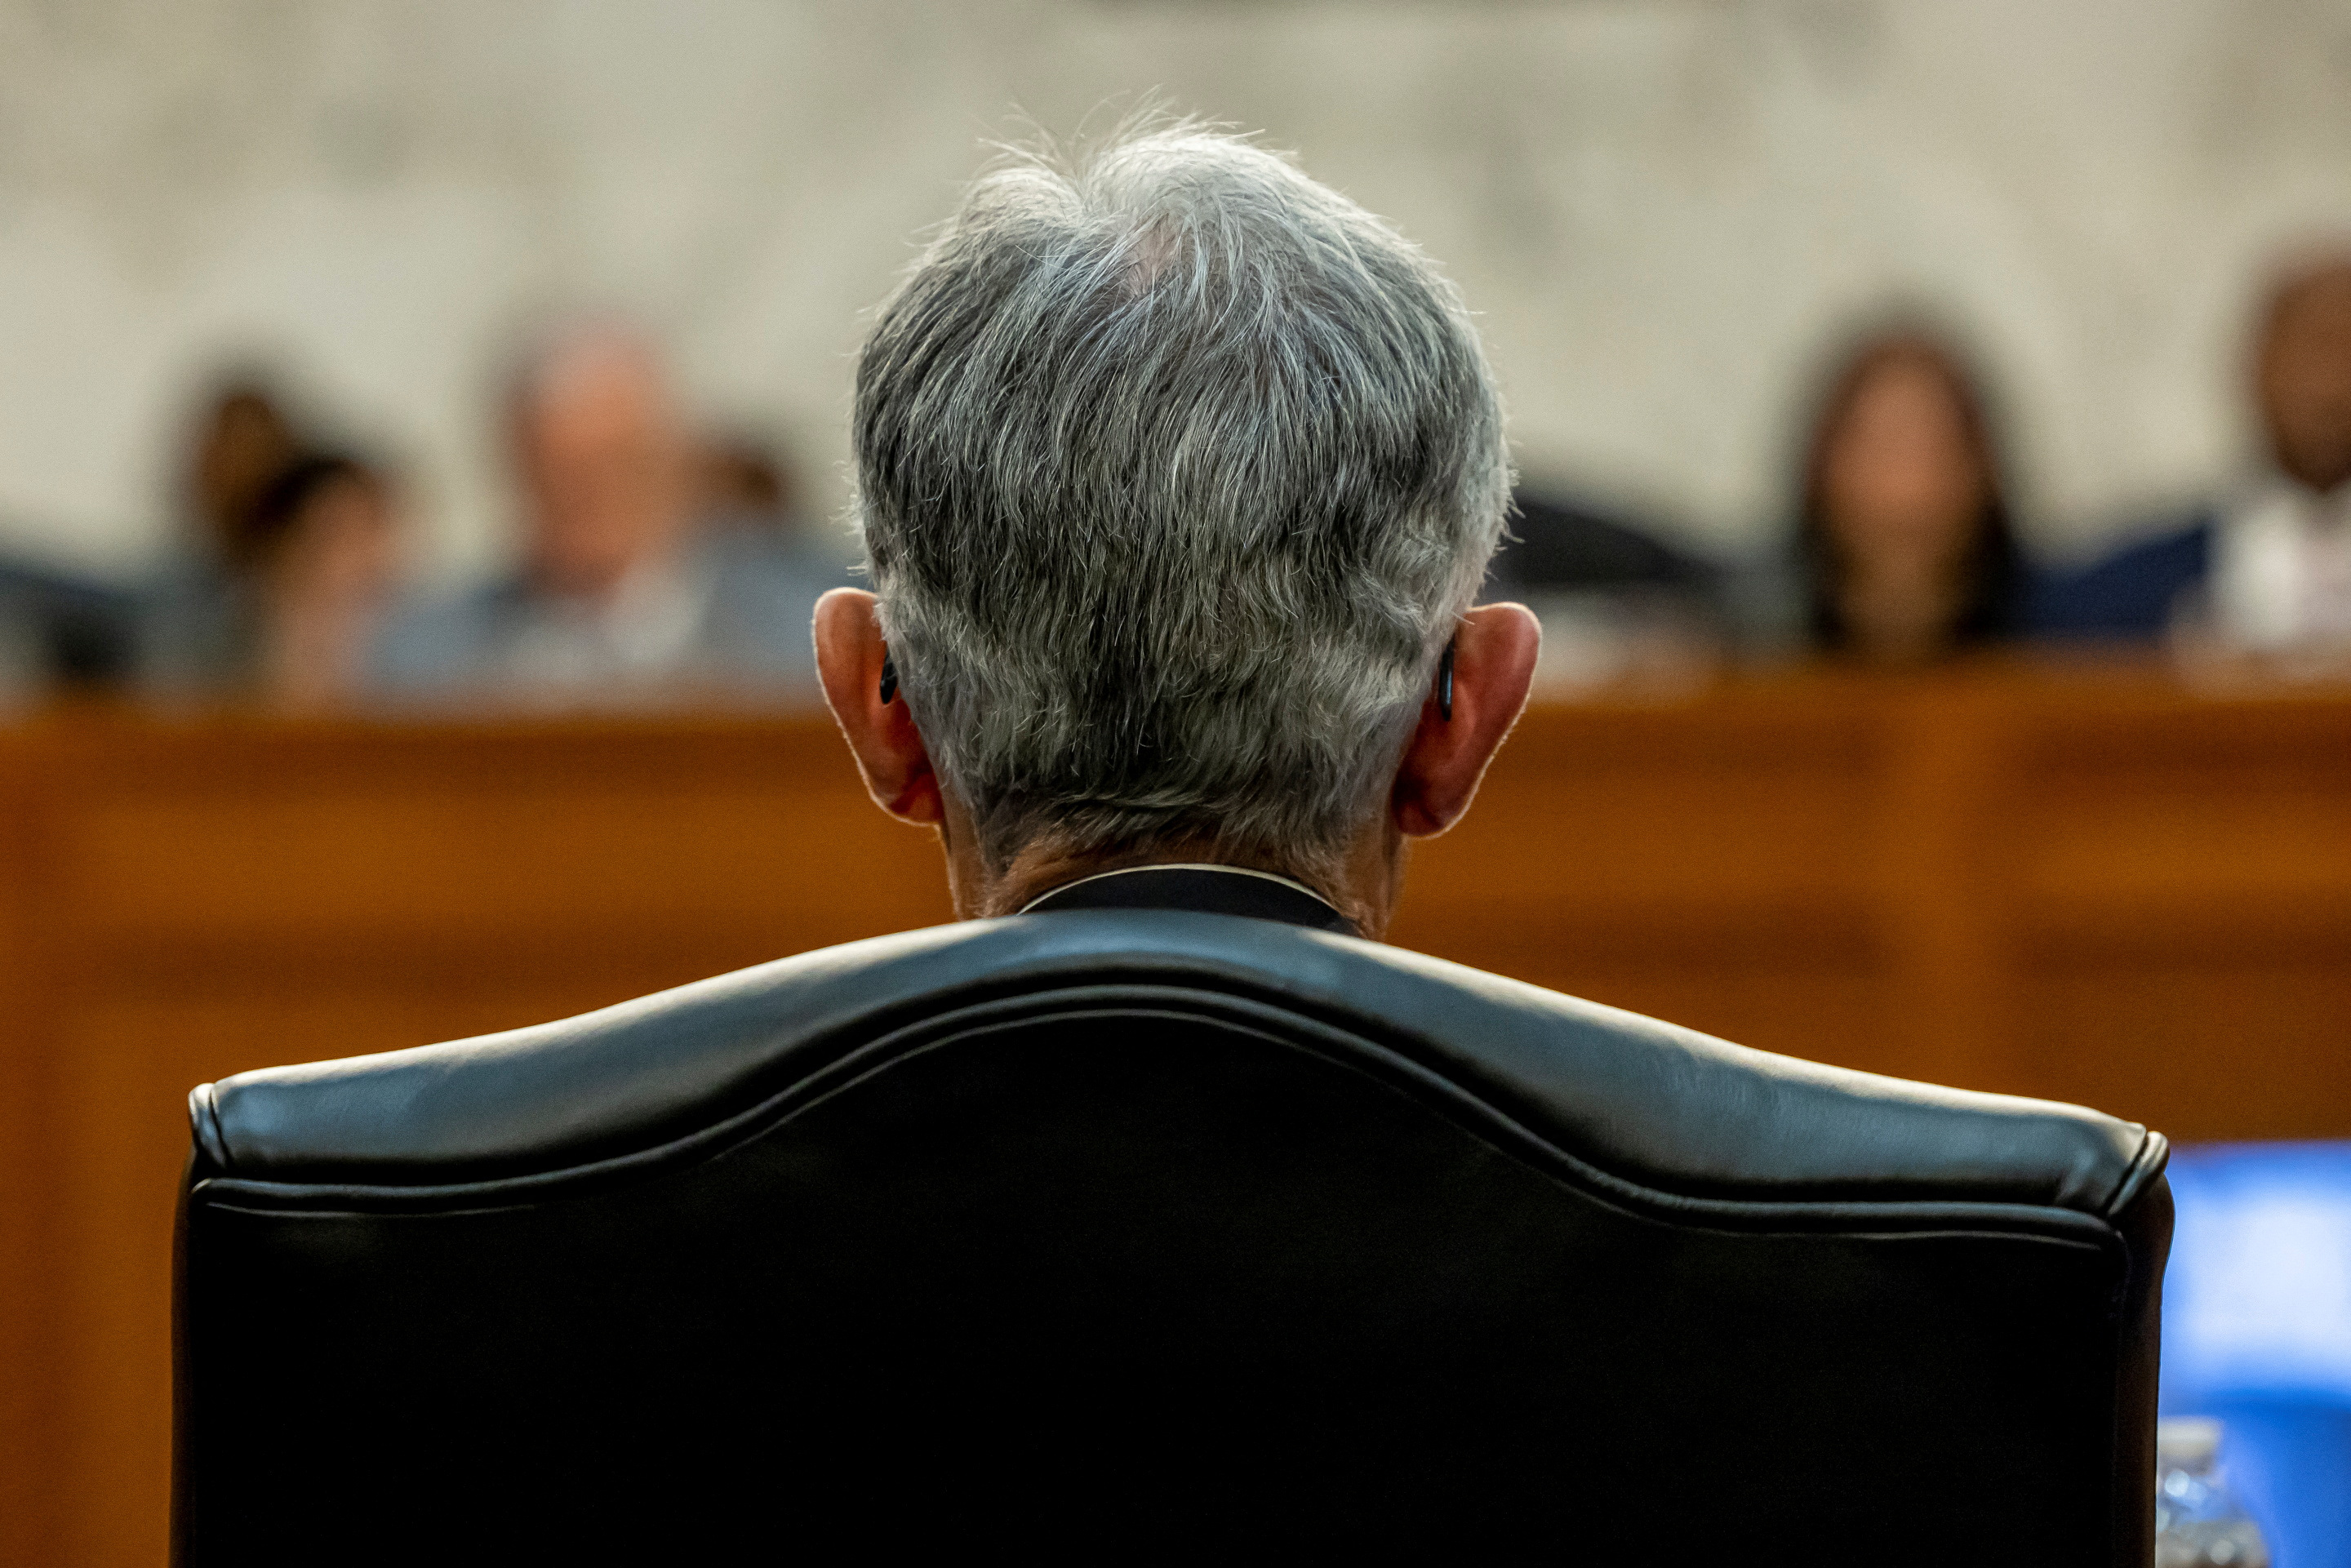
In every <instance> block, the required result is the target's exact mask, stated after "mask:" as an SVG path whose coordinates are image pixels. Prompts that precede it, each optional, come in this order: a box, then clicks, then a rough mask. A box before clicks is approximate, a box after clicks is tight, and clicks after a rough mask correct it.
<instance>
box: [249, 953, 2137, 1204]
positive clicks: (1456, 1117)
mask: <svg viewBox="0 0 2351 1568" xmlns="http://www.w3.org/2000/svg"><path fill="white" fill-rule="evenodd" d="M1111 989H1112V988H1109V987H1102V986H1087V987H1079V988H1064V989H1062V990H1061V991H1052V992H1035V991H1031V992H1027V993H1024V994H1022V995H1020V996H1018V997H1013V998H996V999H993V1000H991V1001H988V1002H985V1003H979V1004H976V1005H974V1006H972V1007H968V1008H964V1009H956V1011H955V1012H953V1013H949V1014H945V1015H938V1016H935V1017H933V1018H930V1019H924V1020H921V1022H919V1023H918V1024H915V1025H912V1026H909V1027H907V1028H905V1029H902V1030H893V1031H890V1032H889V1033H888V1034H886V1035H884V1036H883V1037H881V1038H880V1039H876V1040H868V1041H866V1042H864V1043H863V1044H862V1045H860V1046H857V1047H854V1048H852V1050H851V1051H847V1052H846V1053H844V1054H843V1055H841V1056H840V1057H837V1058H835V1059H833V1060H832V1061H830V1062H828V1063H826V1064H825V1065H824V1066H823V1067H821V1068H820V1069H818V1070H817V1071H813V1072H811V1073H810V1074H809V1075H808V1076H807V1077H806V1078H804V1079H803V1080H802V1081H801V1082H799V1083H796V1084H794V1085H792V1086H790V1087H789V1088H788V1089H786V1090H783V1091H781V1092H778V1093H777V1094H775V1095H772V1096H770V1097H769V1098H768V1099H767V1100H764V1101H762V1102H761V1103H758V1104H757V1105H754V1106H751V1107H748V1108H747V1109H745V1110H743V1111H741V1112H738V1113H735V1114H734V1115H731V1116H728V1117H726V1118H724V1119H722V1120H720V1121H717V1122H715V1123H713V1124H710V1125H709V1126H706V1127H704V1128H700V1129H697V1130H695V1131H694V1132H692V1133H689V1134H684V1136H681V1137H677V1138H674V1139H670V1140H666V1141H664V1142H663V1143H661V1144H658V1145H652V1146H650V1147H647V1148H644V1149H640V1150H633V1151H629V1152H627V1153H624V1154H622V1155H613V1156H611V1157H609V1158H606V1159H603V1160H597V1161H590V1162H584V1163H582V1164H580V1165H578V1166H569V1167H563V1168H559V1169H555V1170H549V1171H543V1172H534V1173H529V1174H528V1175H519V1176H506V1177H498V1178H493V1179H490V1180H486V1181H479V1182H465V1183H449V1184H442V1185H436V1186H405V1185H399V1186H394V1185H375V1184H363V1183H350V1184H342V1183H334V1184H292V1183H273V1182H266V1181H259V1180H252V1179H249V1178H248V1179H234V1180H231V1181H228V1182H225V1183H218V1184H212V1185H214V1186H217V1187H218V1188H220V1189H221V1190H219V1191H216V1192H215V1193H214V1194H213V1195H212V1197H209V1198H208V1199H207V1203H208V1206H209V1207H234V1208H237V1209H239V1210H240V1211H252V1212H284V1210H279V1209H271V1210H266V1211H260V1210H247V1209H246V1207H245V1206H242V1205H235V1204H232V1203H226V1202H224V1201H223V1197H224V1196H225V1193H227V1192H231V1191H234V1192H240V1193H251V1194H253V1195H254V1196H256V1197H260V1196H279V1195H282V1196H284V1197H287V1198H290V1199H294V1200H296V1201H295V1203H294V1204H293V1205H291V1206H290V1207H298V1208H300V1209H303V1210H306V1211H316V1210H317V1207H318V1205H319V1203H320V1202H325V1203H331V1202H334V1201H336V1200H337V1199H339V1198H340V1199H343V1200H346V1201H357V1202H360V1203H361V1204H365V1205H368V1206H369V1207H371V1208H372V1207H374V1206H375V1205H378V1204H381V1205H382V1206H383V1208H384V1210H385V1211H387V1212H398V1211H402V1210H405V1211H408V1212H431V1213H435V1214H449V1213H459V1212H466V1211H467V1210H468V1209H496V1208H508V1207H522V1206H527V1205H528V1204H530V1203H533V1202H539V1201H559V1200H561V1199H562V1198H564V1197H566V1196H568V1195H569V1189H573V1188H576V1187H582V1186H593V1185H601V1182H602V1181H604V1180H608V1179H622V1180H625V1179H627V1178H628V1177H629V1176H631V1175H632V1174H640V1175H643V1176H652V1175H654V1174H657V1173H658V1172H660V1171H663V1170H666V1169H669V1168H672V1167H673V1166H684V1165H691V1164H698V1163H700V1162H701V1161H703V1160H705V1159H710V1158H716V1157H718V1156H719V1155H723V1154H725V1153H726V1151H728V1150H730V1149H732V1148H735V1147H737V1146H739V1145H741V1144H743V1143H745V1142H748V1141H749V1140H751V1139H753V1138H756V1137H758V1136H761V1135H763V1134H767V1133H768V1132H771V1131H773V1130H774V1129H776V1128H777V1127H779V1126H781V1125H783V1124H786V1123H788V1122H789V1121H791V1120H792V1119H794V1118H796V1117H798V1116H799V1115H800V1114H802V1113H805V1112H807V1111H809V1110H810V1109H813V1108H814V1107H815V1106H817V1105H820V1104H821V1103H824V1102H825V1101H827V1100H830V1099H831V1098H832V1097H833V1096H835V1095H836V1094H839V1093H841V1092H847V1091H848V1090H850V1089H852V1088H854V1087H856V1086H857V1085H858V1084H860V1083H862V1082H865V1081H867V1080H869V1079H871V1078H872V1077H874V1076H877V1075H879V1074H881V1073H883V1072H886V1071H891V1070H892V1069H893V1068H895V1067H897V1066H899V1065H902V1064H904V1063H905V1062H907V1061H913V1060H914V1059H915V1058H916V1057H919V1056H921V1055H924V1054H925V1053H927V1052H928V1051H934V1050H937V1049H941V1048H943V1047H946V1046H947V1045H951V1044H955V1043H957V1042H959V1041H962V1040H968V1039H969V1038H971V1037H972V1036H974V1035H977V1034H983V1033H988V1032H994V1031H997V1030H1004V1029H1008V1028H1011V1027H1015V1026H1033V1025H1036V1024H1039V1023H1044V1022H1049V1021H1054V1020H1058V1019H1081V1018H1084V1019H1100V1018H1104V1017H1119V1016H1124V1017H1136V1016H1142V1017H1157V1018H1180V1019H1202V1018H1203V1017H1204V1016H1205V1018H1206V1019H1207V1020H1208V1021H1213V1022H1216V1023H1217V1024H1218V1025H1220V1026H1221V1027H1224V1028H1228V1029H1242V1030H1246V1032H1249V1033H1250V1034H1252V1035H1255V1036H1257V1037H1258V1038H1259V1039H1262V1040H1267V1041H1268V1042H1269V1043H1271V1044H1274V1045H1277V1046H1279V1047H1281V1048H1283V1049H1289V1050H1298V1051H1307V1052H1308V1053H1309V1054H1311V1055H1313V1056H1314V1057H1316V1058H1317V1059H1318V1060H1320V1061H1324V1062H1326V1063H1328V1064H1330V1065H1332V1066H1335V1067H1339V1068H1342V1069H1344V1070H1346V1071H1352V1072H1355V1073H1357V1074H1359V1075H1361V1076H1364V1077H1367V1078H1370V1079H1371V1080H1372V1081H1373V1082H1378V1083H1381V1084H1383V1085H1384V1086H1385V1087H1387V1088H1389V1089H1390V1090H1391V1092H1404V1093H1407V1096H1408V1097H1410V1098H1413V1099H1416V1101H1419V1102H1420V1103H1422V1105H1423V1108H1424V1109H1426V1110H1429V1111H1431V1113H1438V1114H1443V1112H1441V1111H1438V1110H1437V1107H1434V1106H1430V1105H1429V1104H1428V1103H1427V1098H1428V1097H1429V1096H1430V1095H1431V1094H1433V1095H1434V1097H1435V1098H1436V1099H1437V1101H1439V1102H1440V1103H1442V1105H1443V1106H1444V1108H1445V1109H1446V1110H1449V1111H1451V1112H1453V1113H1454V1114H1451V1115H1446V1116H1445V1118H1444V1119H1446V1120H1447V1121H1448V1122H1450V1123H1452V1124H1455V1125H1456V1126H1457V1127H1458V1128H1459V1129H1460V1130H1461V1131H1463V1132H1464V1133H1465V1134H1468V1135H1470V1136H1473V1137H1477V1138H1478V1139H1479V1141H1481V1142H1484V1143H1486V1144H1488V1145H1489V1146H1491V1147H1494V1148H1496V1149H1497V1150H1498V1151H1499V1152H1500V1153H1502V1154H1504V1155H1506V1156H1508V1157H1511V1158H1514V1159H1517V1160H1519V1162H1520V1163H1521V1164H1525V1165H1528V1166H1530V1168H1532V1169H1535V1170H1537V1171H1538V1172H1539V1173H1540V1174H1541V1175H1543V1176H1545V1177H1546V1178H1547V1179H1551V1180H1554V1181H1562V1184H1563V1185H1567V1186H1571V1187H1572V1188H1573V1189H1575V1190H1578V1191H1579V1192H1580V1193H1581V1194H1582V1195H1583V1197H1587V1198H1589V1199H1592V1200H1593V1201H1600V1202H1607V1203H1610V1204H1611V1206H1612V1207H1623V1208H1624V1209H1625V1211H1626V1212H1628V1213H1633V1214H1635V1215H1638V1216H1640V1217H1641V1218H1647V1219H1650V1220H1653V1221H1656V1222H1658V1223H1667V1224H1671V1225H1674V1226H1676V1227H1677V1228H1694V1229H1711V1228H1728V1229H1733V1230H1737V1231H1739V1232H1740V1233H1742V1234H1754V1233H1758V1232H1759V1231H1761V1232H1763V1233H1769V1229H1770V1227H1771V1224H1772V1223H1773V1222H1774V1221H1777V1222H1779V1223H1780V1224H1781V1225H1782V1227H1783V1228H1788V1229H1791V1230H1801V1231H1806V1232H1813V1231H1818V1230H1822V1229H1827V1230H1833V1231H1835V1232H1837V1233H1840V1234H1852V1235H1860V1234H1866V1233H1869V1232H1867V1231H1866V1229H1865V1228H1866V1227H1867V1226H1869V1225H1870V1224H1871V1223H1872V1222H1876V1223H1877V1224H1879V1225H1881V1226H1886V1227H1889V1228H1890V1231H1889V1233H1896V1234H1920V1233H1924V1232H1928V1231H1931V1232H1933V1233H1950V1232H1953V1231H1954V1230H1957V1231H1959V1232H1964V1233H1979V1232H1982V1233H1990V1234H2004V1235H2015V1234H2016V1233H2017V1231H2016V1229H2015V1228H2016V1227H2023V1228H2042V1229H2052V1228H2053V1229H2066V1230H2074V1231H2076V1232H2077V1233H2078V1232H2083V1231H2085V1230H2089V1231H2095V1232H2096V1233H2097V1234H2098V1235H2099V1236H2100V1237H2104V1236H2108V1235H2111V1234H2112V1232H2111V1229H2110V1228H2108V1227H2107V1226H2106V1225H2105V1223H2104V1222H2103V1221H2102V1220H2100V1219H2098V1218H2095V1217H2092V1216H2089V1215H2085V1214H2083V1213H2081V1212H2080V1211H2079V1210H2075V1209H2071V1208H2064V1207H2055V1206H2037V1205H2027V1204H2001V1203H1996V1202H1988V1203H1970V1202H1967V1201H1965V1200H1950V1199H1895V1200H1886V1201H1882V1202H1873V1201H1869V1200H1856V1199H1844V1198H1819V1199H1802V1198H1779V1199H1737V1198H1719V1197H1697V1196H1692V1195H1686V1194H1679V1193H1675V1192H1673V1191H1671V1190H1670V1189H1667V1188H1663V1187H1658V1186H1652V1185H1649V1184H1647V1183H1646V1182H1641V1181H1637V1180H1635V1179H1634V1178H1631V1177H1626V1176H1617V1175H1615V1174H1614V1173H1613V1172H1610V1171H1607V1170H1605V1169H1604V1168H1602V1167H1600V1166H1595V1165H1593V1163H1591V1161H1590V1160H1588V1159H1586V1158H1585V1157H1583V1156H1582V1155H1575V1154H1573V1153H1570V1152H1569V1151H1567V1150H1565V1149H1562V1148H1561V1147H1559V1146H1558V1145H1555V1144H1553V1143H1552V1141H1551V1140H1550V1139H1548V1138H1546V1137H1544V1136H1542V1135H1541V1134H1537V1133H1535V1132H1533V1131H1532V1130H1531V1129H1530V1128H1528V1127H1526V1126H1525V1125H1524V1124H1521V1123H1520V1122H1519V1121H1518V1120H1517V1119H1516V1118H1515V1117H1513V1116H1511V1115H1510V1114H1509V1113H1507V1112H1505V1111H1502V1110H1501V1109H1499V1107H1497V1106H1495V1105H1493V1104H1491V1103H1489V1102H1488V1101H1486V1100H1485V1099H1483V1098H1482V1097H1480V1096H1479V1095H1478V1094H1476V1093H1474V1092H1471V1091H1470V1090H1468V1089H1466V1088H1464V1087H1462V1086H1461V1085H1459V1084H1457V1083H1455V1082H1452V1081H1451V1080H1449V1079H1447V1078H1446V1077H1445V1076H1444V1075H1442V1074H1441V1073H1438V1072H1437V1071H1435V1070H1433V1069H1431V1068H1428V1067H1426V1066H1423V1065H1422V1064H1421V1063H1419V1062H1417V1061H1413V1060H1411V1059H1410V1058H1409V1057H1408V1056H1405V1055H1404V1054H1403V1053H1401V1052H1398V1051H1395V1050H1394V1049H1393V1048H1390V1047H1388V1046H1385V1045H1383V1044H1380V1043H1379V1042H1377V1041H1374V1040H1364V1039H1363V1038H1361V1037H1360V1036H1356V1035H1353V1033H1352V1031H1347V1030H1337V1029H1334V1028H1332V1026H1330V1025H1327V1024H1323V1023H1322V1022H1320V1021H1319V1020H1316V1019H1311V1018H1308V1017H1305V1016H1303V1015H1301V1014H1300V1013H1297V1012H1293V1011H1288V1010H1286V1009H1276V1008H1273V1007H1270V1006H1269V1005H1268V1004H1265V1003H1261V1002H1257V1001H1254V1000H1252V999H1250V998H1241V997H1231V996H1227V997H1223V998H1215V999H1217V1000H1221V1001H1222V1002H1223V1003H1224V1005H1225V1007H1226V1008H1228V1009H1233V1010H1236V1011H1238V1012H1240V1013H1241V1014H1242V1016H1243V1018H1244V1019H1247V1021H1246V1022H1240V1021H1238V1020H1236V1019H1233V1018H1231V1017H1219V1016H1217V1014H1218V1011H1219V1010H1220V1009H1217V1008H1216V1007H1215V1006H1213V1005H1211V1006H1203V1005H1202V1004H1203V1003H1204V1002H1209V1001H1210V1000H1211V998H1209V997H1207V996H1204V995H1202V994H1201V993H1199V992H1197V991H1185V992H1172V994H1170V995H1169V996H1166V997H1164V998H1151V999H1152V1000H1157V1001H1160V1002H1161V1003H1162V1005H1159V1006H1151V1005H1144V1004H1145V998H1139V997H1136V996H1134V994H1133V992H1132V991H1131V990H1123V991H1121V992H1120V994H1118V996H1117V997H1116V998H1115V999H1114V1000H1113V998H1110V997H1103V998H1102V999H1103V1000H1104V1001H1107V1002H1111V1004H1112V1005H1108V1006H1099V1005H1098V1006H1086V1005H1084V1002H1085V1001H1086V1000H1087V999H1090V998H1089V993H1092V994H1094V995H1100V994H1101V993H1103V992H1106V991H1110V990H1111ZM1170 1001H1173V1002H1178V1003H1181V1004H1182V1005H1180V1006H1168V1005H1165V1003H1167V1002H1170ZM1073 1003H1075V1004H1077V1005H1075V1006H1072V1004H1073ZM1268 1021H1272V1022H1276V1023H1278V1024H1281V1025H1285V1026H1288V1027H1290V1028H1292V1029H1295V1028H1298V1027H1299V1026H1301V1025H1303V1026H1304V1028H1305V1030H1306V1031H1308V1032H1311V1034H1313V1035H1315V1036H1319V1037H1321V1038H1320V1039H1319V1040H1317V1041H1316V1042H1315V1043H1316V1045H1319V1046H1323V1047H1328V1046H1331V1045H1332V1044H1339V1045H1341V1046H1342V1047H1343V1053H1334V1052H1333V1051H1330V1050H1328V1049H1316V1048H1315V1046H1312V1045H1308V1044H1306V1043H1304V1042H1302V1041H1300V1040H1292V1039H1286V1038H1283V1037H1282V1036H1281V1035H1280V1034H1277V1033H1271V1032H1269V1031H1268V1030H1265V1029H1263V1028H1261V1027H1259V1026H1260V1025H1262V1024H1264V1023H1266V1022H1268ZM1332 1037H1336V1038H1335V1039H1333V1038H1332ZM1366 1051H1368V1052H1370V1053H1372V1054H1373V1058H1374V1060H1375V1061H1378V1062H1379V1064H1380V1065H1381V1067H1382V1068H1383V1069H1384V1071H1379V1072H1374V1071H1369V1070H1368V1069H1367V1068H1366V1067H1364V1065H1363V1064H1362V1063H1361V1062H1360V1061H1356V1060H1353V1058H1355V1057H1356V1056H1358V1055H1359V1054H1362V1053H1364V1052H1366ZM1399 1077H1400V1078H1402V1079H1404V1080H1405V1081H1406V1082H1409V1083H1410V1084H1411V1085H1412V1086H1413V1088H1414V1089H1416V1090H1417V1091H1419V1092H1418V1093H1411V1092H1409V1091H1406V1090H1405V1089H1404V1088H1403V1087H1402V1086H1401V1085H1399V1084H1398V1083H1397V1082H1395V1079H1396V1078H1399ZM1496 1134H1499V1137H1498V1136H1497V1135H1496ZM1513 1145H1515V1147H1514V1146H1513ZM1529 1154H1531V1155H1533V1156H1534V1157H1533V1158H1529V1157H1528V1155H1529ZM1546 1167H1549V1168H1546ZM1563 1172H1564V1173H1565V1175H1564V1176H1562V1173H1563ZM466 1197H478V1198H487V1199H492V1201H489V1202H486V1203H480V1204H475V1205H466V1204H465V1203H464V1199H465V1198H466ZM305 1198H308V1199H309V1200H310V1201H308V1202H304V1201H301V1200H303V1199H305ZM501 1198H502V1199H504V1201H497V1199H501ZM453 1199H454V1200H456V1204H455V1207H444V1206H447V1205H449V1204H450V1200H453ZM1704 1218H1714V1219H1716V1220H1718V1221H1719V1222H1723V1223H1721V1224H1719V1225H1718V1226H1708V1225H1705V1224H1702V1223H1698V1224H1694V1223H1693V1221H1697V1220H1703V1219H1704ZM1740 1221H1745V1222H1746V1223H1738V1222H1740ZM2003 1221H2005V1222H2007V1223H2006V1226H2003V1225H2002V1222H2003ZM1847 1227H1853V1228H1852V1229H1848V1228H1847ZM2043 1239H2055V1238H2050V1237H2043ZM2074 1244H2080V1245H2095V1242H2092V1241H2091V1240H2089V1239H2087V1238H2085V1239H2083V1240H2082V1241H2079V1242H2076V1243H2074Z"/></svg>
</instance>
